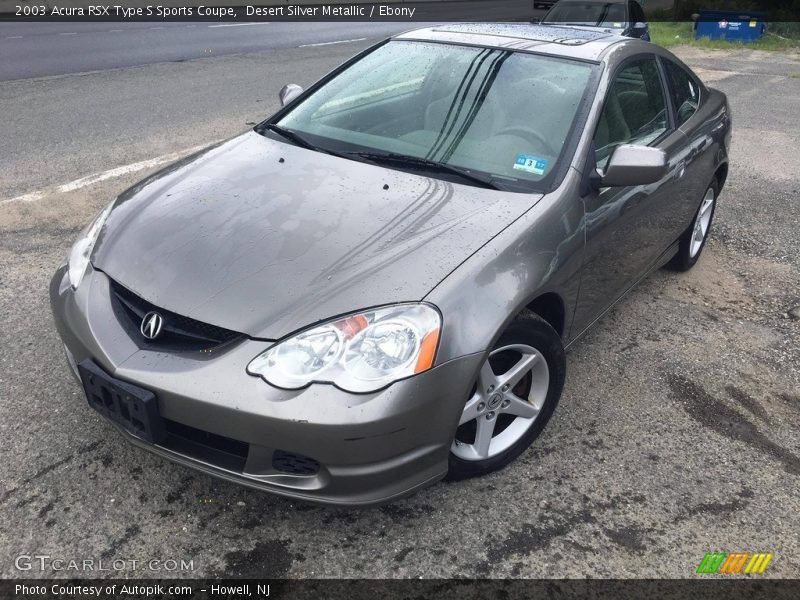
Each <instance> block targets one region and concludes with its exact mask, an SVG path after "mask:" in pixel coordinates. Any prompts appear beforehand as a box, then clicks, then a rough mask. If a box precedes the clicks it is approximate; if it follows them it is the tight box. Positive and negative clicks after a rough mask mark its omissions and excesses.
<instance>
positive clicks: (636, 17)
mask: <svg viewBox="0 0 800 600" xmlns="http://www.w3.org/2000/svg"><path fill="white" fill-rule="evenodd" d="M628 11H629V14H630V16H631V23H633V24H636V23H644V22H645V17H644V11H643V10H642V7H641V5H640V4H639V3H638V2H637V1H636V0H632V1H631V3H630V6H629V7H628Z"/></svg>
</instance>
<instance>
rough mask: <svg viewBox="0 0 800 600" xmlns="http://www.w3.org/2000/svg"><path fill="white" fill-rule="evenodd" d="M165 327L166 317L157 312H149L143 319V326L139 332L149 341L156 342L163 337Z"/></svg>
mask: <svg viewBox="0 0 800 600" xmlns="http://www.w3.org/2000/svg"><path fill="white" fill-rule="evenodd" d="M162 327H164V317H162V316H161V315H160V314H158V313H157V312H149V313H147V314H146V315H145V316H144V319H142V325H141V327H139V331H141V332H142V335H143V336H144V337H146V338H147V339H148V340H154V339H156V338H157V337H158V336H159V335H161V328H162Z"/></svg>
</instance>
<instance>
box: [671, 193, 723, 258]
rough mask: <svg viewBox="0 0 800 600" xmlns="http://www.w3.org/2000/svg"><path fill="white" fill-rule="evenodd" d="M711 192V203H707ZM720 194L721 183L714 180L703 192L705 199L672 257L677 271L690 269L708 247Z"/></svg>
mask: <svg viewBox="0 0 800 600" xmlns="http://www.w3.org/2000/svg"><path fill="white" fill-rule="evenodd" d="M709 194H711V195H712V196H711V204H710V205H707V201H708V199H709ZM718 196H719V183H717V180H716V179H715V180H713V181H712V182H711V185H709V186H708V189H707V190H706V193H705V194H703V200H701V202H700V205H699V206H698V207H697V212H695V214H694V218H693V219H692V224H691V225H689V228H688V229H687V230H686V231H684V232H683V234H682V235H681V237H680V247H679V248H678V253H677V254H676V255H675V257H674V258H673V259H672V262H671V263H670V266H671V267H672V268H673V269H675V270H676V271H688V270H689V269H691V268H692V267H693V266H695V264H697V260H698V259H699V258H700V255H701V254H702V253H703V248H705V247H706V241H708V236H709V234H710V233H711V225H712V223H713V222H714V213H715V212H716V210H717V197H718ZM705 215H707V217H708V221H707V223H706V224H705V229H704V230H703V227H702V226H703V217H704V216H705ZM698 235H702V239H698V237H697V236H698Z"/></svg>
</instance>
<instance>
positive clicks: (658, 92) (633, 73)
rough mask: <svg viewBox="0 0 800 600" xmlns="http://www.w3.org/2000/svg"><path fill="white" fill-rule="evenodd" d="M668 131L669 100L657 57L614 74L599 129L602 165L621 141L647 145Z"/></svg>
mask: <svg viewBox="0 0 800 600" xmlns="http://www.w3.org/2000/svg"><path fill="white" fill-rule="evenodd" d="M666 130H667V109H666V99H665V96H664V89H663V86H662V85H661V77H660V75H659V73H658V66H657V65H656V60H655V57H646V58H640V59H638V60H636V61H634V62H631V63H628V64H626V65H625V66H624V67H623V68H622V69H621V70H620V71H619V72H618V73H617V75H616V77H614V81H613V83H612V84H611V87H610V89H609V91H608V95H607V96H606V100H605V104H604V105H603V112H602V113H601V115H600V121H599V123H598V124H597V129H596V130H595V134H594V144H595V149H596V151H597V163H598V166H599V167H601V168H605V165H606V163H607V162H608V158H609V157H610V156H611V154H612V153H613V152H614V149H615V148H616V147H617V146H619V145H620V144H641V145H644V146H647V145H649V144H651V143H652V142H654V141H655V140H656V139H657V138H658V137H660V136H661V134H662V133H664V132H665V131H666Z"/></svg>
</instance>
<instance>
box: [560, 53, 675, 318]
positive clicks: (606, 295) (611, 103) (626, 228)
mask: <svg viewBox="0 0 800 600" xmlns="http://www.w3.org/2000/svg"><path fill="white" fill-rule="evenodd" d="M685 140H686V138H685V137H684V135H683V134H682V133H681V132H680V131H678V130H676V129H675V127H674V126H673V123H672V118H671V113H670V110H669V104H668V100H667V95H666V89H665V82H664V78H663V75H662V71H661V69H660V68H659V66H658V63H657V61H656V57H655V56H654V55H651V54H642V55H638V56H636V57H633V58H631V59H628V60H626V61H625V62H624V63H622V65H620V66H619V67H618V68H617V70H616V71H615V73H614V75H613V76H612V81H611V83H610V85H609V86H608V88H607V93H606V97H605V99H604V102H603V110H602V111H601V114H600V117H599V118H598V121H597V124H596V128H595V133H594V145H595V160H596V164H597V168H598V169H599V170H600V171H601V172H602V171H603V170H604V169H605V167H606V165H607V164H608V161H609V159H610V158H611V155H612V154H613V151H614V149H615V148H616V147H617V146H619V145H621V144H640V145H646V146H653V147H656V148H660V149H661V150H663V151H664V152H665V154H666V155H667V159H668V164H669V168H668V171H667V174H666V175H665V176H664V177H663V178H662V179H661V180H660V181H658V182H656V183H653V184H650V185H644V186H632V187H609V188H601V189H600V190H599V191H591V192H589V193H588V194H587V195H586V196H585V197H584V199H583V200H584V210H585V218H586V247H585V254H584V264H583V269H582V275H581V285H580V292H579V297H578V303H577V306H576V311H575V317H574V321H573V331H574V332H576V333H580V332H581V331H583V329H585V328H586V327H588V326H589V325H590V324H591V323H592V321H593V320H594V319H595V318H597V317H598V316H599V315H600V314H602V312H603V311H604V310H605V309H606V308H608V307H609V306H610V305H611V304H612V303H613V302H614V301H616V300H617V299H618V298H619V297H620V296H621V295H622V294H624V293H625V291H627V290H628V288H630V287H631V286H632V285H633V284H634V283H636V282H637V281H638V280H639V279H640V278H641V277H642V276H643V275H645V274H646V273H647V272H648V270H649V269H650V268H651V267H652V266H653V265H654V264H655V263H656V261H657V260H658V259H659V257H660V256H661V255H662V254H663V253H664V252H665V250H666V249H667V248H668V247H669V246H670V245H671V244H672V242H673V241H674V240H675V239H676V238H677V237H678V235H679V233H680V232H679V231H678V228H679V226H680V214H679V211H678V210H677V207H676V199H675V196H674V190H675V184H676V181H678V180H679V179H680V178H681V177H682V176H683V172H682V157H683V155H684V152H685V149H684V147H685V145H686V142H685Z"/></svg>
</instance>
